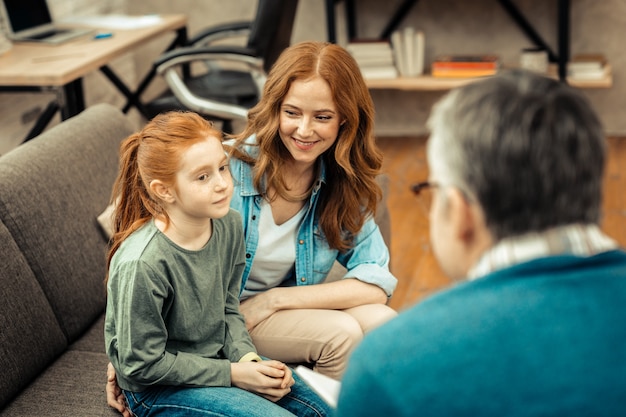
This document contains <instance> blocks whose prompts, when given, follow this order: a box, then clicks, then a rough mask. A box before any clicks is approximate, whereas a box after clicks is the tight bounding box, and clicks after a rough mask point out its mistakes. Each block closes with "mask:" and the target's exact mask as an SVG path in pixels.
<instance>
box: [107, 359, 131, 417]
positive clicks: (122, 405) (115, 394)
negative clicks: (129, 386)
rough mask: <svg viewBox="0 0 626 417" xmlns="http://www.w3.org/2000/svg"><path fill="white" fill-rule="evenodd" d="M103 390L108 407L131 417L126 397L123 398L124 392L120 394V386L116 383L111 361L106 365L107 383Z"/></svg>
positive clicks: (125, 416)
mask: <svg viewBox="0 0 626 417" xmlns="http://www.w3.org/2000/svg"><path fill="white" fill-rule="evenodd" d="M105 390H106V393H107V404H108V405H109V407H112V408H115V409H116V410H117V411H119V412H120V413H122V415H123V416H124V417H131V414H130V410H129V409H128V408H126V399H125V398H124V394H122V390H121V389H120V386H119V385H117V378H116V376H115V368H113V365H112V364H111V362H109V365H108V366H107V385H106V389H105Z"/></svg>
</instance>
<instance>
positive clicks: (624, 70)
mask: <svg viewBox="0 0 626 417" xmlns="http://www.w3.org/2000/svg"><path fill="white" fill-rule="evenodd" d="M48 1H49V4H50V7H51V9H52V12H53V14H54V15H55V18H62V17H64V16H68V15H70V14H75V15H76V14H83V15H85V14H96V13H106V12H112V13H122V12H127V13H130V14H143V13H186V14H187V15H188V16H189V25H188V28H189V33H190V34H194V33H195V32H196V31H198V30H199V29H200V28H203V27H206V26H209V25H211V24H214V23H219V22H225V21H232V20H240V19H249V18H251V17H252V16H253V15H254V9H255V6H256V0H229V1H228V2H221V1H217V0H210V1H207V0H179V1H176V2H173V1H171V0H149V1H142V2H134V1H128V0H115V1H107V2H99V1H96V0H48ZM403 1H404V0H386V1H384V2H381V1H378V0H357V1H356V5H357V11H358V27H357V31H358V32H357V33H358V35H359V36H361V37H375V36H377V35H378V34H379V33H380V32H381V31H382V29H383V28H384V27H385V25H386V22H387V19H388V18H389V17H390V16H391V14H392V13H393V11H395V10H396V8H397V7H398V6H399V5H400V4H401V3H402V2H403ZM514 2H515V4H517V5H518V7H519V8H520V9H521V10H522V12H523V13H524V14H525V15H526V16H527V17H528V18H529V20H531V21H532V22H533V24H534V25H535V26H536V27H537V30H538V31H539V33H541V35H542V36H543V37H544V39H545V40H546V41H547V42H548V44H549V45H550V46H551V47H552V48H553V49H554V50H556V49H557V48H556V3H557V1H556V0H547V1H539V0H515V1H514ZM571 3H572V17H571V32H572V34H571V52H572V53H578V52H591V51H600V52H603V53H604V54H605V55H606V56H607V57H608V59H609V61H610V62H611V64H612V66H613V72H614V77H613V78H614V80H613V87H612V88H611V89H598V90H585V94H586V95H587V96H588V97H589V98H590V99H591V101H592V103H593V105H594V106H595V107H596V109H597V110H598V112H599V113H600V115H601V117H602V119H603V122H604V125H605V130H606V131H607V133H608V134H612V135H621V136H626V118H624V117H622V109H623V108H624V104H625V103H624V99H623V97H624V96H626V84H625V82H624V76H625V75H626V65H625V64H626V62H625V60H626V55H624V54H622V45H621V43H622V42H623V39H624V38H625V35H626V1H624V0H601V1H595V0H573V1H571ZM337 12H338V14H339V15H340V28H339V29H340V38H339V43H342V44H343V43H345V41H346V37H345V34H343V32H342V30H341V29H342V28H344V25H343V23H342V21H341V15H343V4H342V3H340V4H338V6H337ZM0 24H1V23H0ZM294 25H295V26H294V34H293V37H292V42H298V41H301V40H306V39H315V40H325V39H326V33H327V32H326V17H325V13H324V2H323V1H322V0H300V3H299V8H298V13H297V17H296V21H295V23H294ZM406 25H411V26H414V27H416V28H417V29H419V30H422V31H424V33H425V36H426V62H429V61H430V60H431V59H432V58H433V56H434V55H435V54H438V53H479V52H491V53H498V54H500V55H501V56H502V58H503V60H504V62H505V64H515V63H517V62H518V61H519V51H520V50H521V49H522V48H525V47H528V46H531V45H530V42H529V41H528V40H527V39H526V38H525V37H524V35H523V34H522V32H521V31H520V30H519V29H518V28H517V26H515V25H514V24H513V22H512V21H511V19H510V18H509V16H508V15H507V14H506V13H505V12H504V11H503V10H502V9H501V7H500V6H499V5H498V4H497V2H496V1H495V0H472V1H459V0H421V1H418V2H417V5H416V6H415V7H414V8H413V10H411V12H410V13H409V15H408V16H407V18H406V19H405V20H404V21H403V22H402V23H401V25H400V27H404V26H406ZM169 41H170V39H165V38H164V39H158V40H155V41H153V42H152V43H150V44H149V45H147V46H146V47H145V48H142V49H141V51H138V52H137V53H135V54H129V55H128V56H126V57H123V58H121V59H118V60H116V61H115V62H113V63H112V67H113V68H114V70H115V71H116V72H118V73H120V74H122V75H123V78H124V80H125V81H126V82H127V83H129V84H130V85H135V83H136V82H137V80H138V79H139V78H140V77H141V76H142V75H143V74H144V73H145V72H146V71H147V70H148V69H149V67H150V65H151V63H152V60H153V59H154V58H155V57H156V56H158V54H159V52H160V51H161V50H162V49H163V48H164V47H165V45H166V44H167V43H169ZM160 88H162V84H159V83H156V84H155V85H154V86H153V87H151V88H150V89H149V90H148V91H147V93H146V95H145V98H150V97H151V96H153V95H155V94H157V93H158V91H159V90H160ZM85 91H86V95H87V97H86V101H87V104H88V105H89V104H94V103H97V102H103V101H107V102H112V103H114V104H118V105H120V106H122V105H123V104H124V102H125V100H123V98H122V97H121V96H120V95H119V93H117V91H116V90H115V89H114V88H113V87H112V86H111V85H110V83H109V81H108V80H107V79H106V78H105V77H104V76H102V75H101V74H100V73H98V72H96V73H93V74H90V75H89V76H88V77H86V79H85ZM372 96H373V98H374V102H375V104H376V110H377V114H376V126H377V128H376V131H377V133H378V134H379V135H397V136H403V135H415V134H423V133H425V128H424V122H425V120H426V117H427V115H428V112H429V111H430V108H431V106H432V104H433V103H434V102H435V101H436V100H437V99H438V98H439V97H440V96H441V94H440V93H432V92H402V91H393V90H381V91H372ZM52 98H53V96H51V95H49V94H48V95H42V94H4V93H3V94H2V95H0V154H1V153H2V152H3V147H4V148H5V149H6V148H10V147H11V146H14V145H13V144H15V143H16V142H18V143H19V140H20V138H21V137H22V136H23V135H25V134H26V132H27V131H28V129H29V127H30V122H29V123H23V121H22V118H23V116H24V115H25V114H31V115H32V114H34V113H36V112H37V110H38V109H39V111H40V110H42V109H43V108H45V106H46V104H47V102H48V100H50V99H52ZM131 114H132V115H133V117H134V118H135V119H136V120H137V123H140V122H141V119H140V118H139V116H138V115H137V114H134V113H133V111H131ZM26 118H28V117H26Z"/></svg>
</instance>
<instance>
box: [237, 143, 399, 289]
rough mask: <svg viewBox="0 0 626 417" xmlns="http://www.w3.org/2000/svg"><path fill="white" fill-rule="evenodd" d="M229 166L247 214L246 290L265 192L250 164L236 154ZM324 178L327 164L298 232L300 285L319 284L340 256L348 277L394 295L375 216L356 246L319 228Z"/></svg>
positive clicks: (249, 150) (386, 253)
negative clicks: (339, 244) (335, 240)
mask: <svg viewBox="0 0 626 417" xmlns="http://www.w3.org/2000/svg"><path fill="white" fill-rule="evenodd" d="M253 140H254V137H251V138H250V139H248V142H249V143H250V141H253ZM227 143H229V142H227ZM230 143H232V142H230ZM244 150H245V151H246V152H247V153H248V154H249V155H251V156H252V157H256V155H257V151H258V148H257V147H255V146H247V147H246V148H245V149H244ZM230 169H231V172H232V176H233V182H234V184H235V189H234V192H233V199H232V201H231V203H230V206H231V207H232V208H233V209H235V210H237V211H239V212H240V213H241V215H242V218H243V230H244V234H245V241H246V267H245V270H244V273H243V281H242V285H241V288H242V290H243V288H244V287H245V285H246V282H247V280H248V276H249V275H250V268H251V266H252V261H253V260H254V254H255V253H256V249H257V245H258V242H259V225H258V221H259V218H260V213H261V205H260V203H261V200H262V198H263V197H262V196H261V194H260V193H259V192H258V191H257V190H256V189H255V188H254V184H253V178H252V176H253V174H252V167H251V166H250V165H248V164H246V163H244V162H242V161H240V160H238V159H236V158H232V159H231V161H230ZM325 178H326V176H325V167H324V165H323V164H322V166H321V169H320V175H319V178H318V179H317V182H316V184H315V187H314V188H313V192H312V194H311V197H310V198H309V202H308V207H306V214H305V215H304V218H303V219H302V223H301V224H300V228H299V230H298V234H297V241H296V265H295V277H294V278H295V284H296V285H314V284H320V283H322V282H323V281H324V280H325V279H326V276H327V275H328V272H329V271H330V269H331V268H332V266H333V263H334V261H335V260H337V261H339V263H340V264H342V265H343V266H344V267H346V269H347V270H348V271H347V273H346V274H345V276H344V278H357V279H359V280H360V281H363V282H367V283H370V284H374V285H377V286H378V287H380V288H382V289H383V290H384V291H385V293H386V294H387V296H388V297H390V296H391V295H392V293H393V290H394V289H395V287H396V284H397V280H396V278H395V277H394V276H393V275H392V274H391V272H390V271H389V250H388V249H387V246H386V245H385V241H384V240H383V237H382V234H381V233H380V229H379V228H378V225H377V224H376V222H375V221H374V219H373V218H372V217H370V218H369V219H367V220H366V221H365V223H364V224H363V227H362V228H361V231H360V232H359V233H358V234H357V235H356V237H355V240H354V246H353V248H352V249H350V250H348V251H346V252H344V253H340V252H339V251H337V250H336V249H332V248H330V247H329V246H328V243H327V241H326V239H325V237H324V236H323V234H322V231H321V229H320V228H319V225H318V219H317V218H316V217H315V215H314V214H315V207H316V205H317V203H318V201H319V194H320V190H321V188H322V187H323V186H324V183H325Z"/></svg>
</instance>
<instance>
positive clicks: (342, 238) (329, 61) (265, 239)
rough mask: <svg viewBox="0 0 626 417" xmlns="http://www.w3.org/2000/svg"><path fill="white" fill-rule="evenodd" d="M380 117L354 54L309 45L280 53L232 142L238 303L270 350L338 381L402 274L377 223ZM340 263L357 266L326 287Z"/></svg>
mask: <svg viewBox="0 0 626 417" xmlns="http://www.w3.org/2000/svg"><path fill="white" fill-rule="evenodd" d="M373 115H374V111H373V103H372V100H371V97H370V95H369V91H368V89H367V87H366V85H365V82H364V81H363V78H362V77H361V75H360V71H359V68H358V66H357V65H356V62H354V60H353V58H352V57H351V56H350V54H349V53H348V52H347V51H346V50H345V49H343V48H341V47H339V46H337V45H334V44H329V43H324V42H302V43H299V44H296V45H293V46H292V47H290V48H288V49H287V50H285V51H284V52H283V54H282V55H281V57H280V58H279V59H278V61H277V62H276V64H275V65H274V67H273V68H272V70H271V71H270V74H269V76H268V80H267V82H266V84H265V89H264V91H263V98H262V100H261V101H260V102H259V104H258V105H257V106H255V107H254V108H253V109H251V110H250V113H249V117H248V124H247V127H246V129H245V130H244V132H242V133H241V134H240V135H238V136H237V137H235V138H233V139H231V140H230V141H229V142H227V143H228V145H229V147H230V149H231V153H232V155H233V160H232V162H231V169H232V171H233V176H234V178H235V180H236V181H240V182H239V183H237V182H236V184H235V193H234V196H233V202H232V204H231V206H232V207H234V208H236V209H237V210H238V211H240V212H241V213H242V215H243V218H244V219H243V222H244V233H245V234H246V254H247V255H246V268H245V271H244V277H243V283H244V285H243V292H242V296H241V299H242V303H241V311H242V312H243V313H244V316H245V317H246V324H247V327H248V329H249V330H250V333H251V336H252V340H253V342H254V343H255V346H256V347H257V349H259V352H260V353H261V354H262V355H269V356H271V357H278V358H281V360H284V361H286V362H290V363H302V362H307V363H311V364H312V365H313V366H314V367H315V369H316V370H318V371H319V372H321V373H324V374H326V375H328V376H331V377H333V378H337V379H338V378H340V377H341V375H342V373H343V370H344V368H345V365H346V360H347V357H348V355H349V353H350V352H351V351H352V348H353V347H354V346H355V345H356V344H357V343H358V342H359V341H360V340H361V338H362V337H363V334H364V333H366V332H368V331H369V330H371V329H372V328H374V327H376V326H378V325H379V324H381V323H382V322H384V321H386V320H388V319H389V318H391V317H393V316H395V312H394V311H393V310H392V309H391V308H389V307H388V306H387V305H386V303H387V301H388V298H389V297H390V296H391V294H392V293H393V290H394V289H395V286H396V279H395V277H394V276H393V275H392V274H391V273H390V272H389V251H388V249H387V247H386V246H385V243H384V241H383V238H382V236H381V233H380V231H379V230H378V227H377V226H376V224H375V222H374V220H373V214H374V213H375V210H376V205H377V203H378V201H379V199H380V197H381V190H380V187H379V185H378V184H377V182H376V176H377V175H378V174H379V173H380V169H381V165H382V153H381V152H380V150H379V149H378V148H377V146H376V143H375V140H374V137H373ZM267 218H269V219H271V220H272V221H271V222H268V221H266V220H265V219H267ZM292 219H297V221H292ZM285 229H288V230H285ZM277 236H282V238H280V239H278V241H277V239H276V237H277ZM276 253H279V254H280V258H281V262H280V263H279V265H280V266H279V267H277V266H276V265H277V263H276V262H272V261H270V260H271V259H272V254H276ZM335 261H339V262H340V263H341V264H343V265H344V266H345V267H346V268H347V270H348V271H347V273H346V275H345V276H344V277H343V278H344V279H342V280H339V281H337V282H332V283H329V282H327V283H325V282H324V280H325V279H326V276H327V274H328V272H329V271H330V269H331V267H332V266H333V263H334V262H335ZM276 355H278V356H276Z"/></svg>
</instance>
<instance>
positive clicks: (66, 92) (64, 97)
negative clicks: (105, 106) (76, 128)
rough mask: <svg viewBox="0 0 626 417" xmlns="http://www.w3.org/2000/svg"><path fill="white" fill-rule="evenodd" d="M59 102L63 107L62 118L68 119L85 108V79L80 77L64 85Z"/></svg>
mask: <svg viewBox="0 0 626 417" xmlns="http://www.w3.org/2000/svg"><path fill="white" fill-rule="evenodd" d="M59 93H60V95H61V97H59V103H60V104H61V105H60V108H61V119H62V120H66V119H69V118H70V117H72V116H76V115H77V114H78V113H80V112H81V111H83V110H85V96H84V94H83V79H82V78H78V79H76V80H74V81H72V82H70V83H67V84H65V85H64V86H63V88H62V89H61V91H60V92H59Z"/></svg>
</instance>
